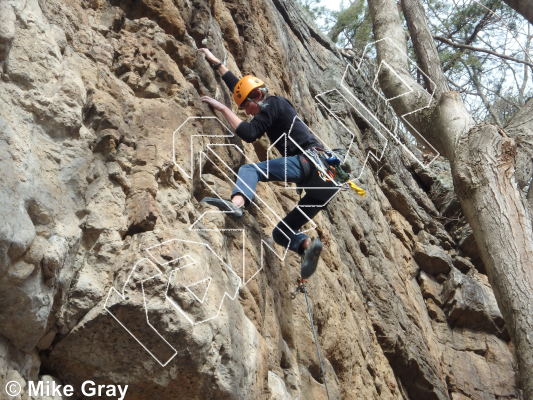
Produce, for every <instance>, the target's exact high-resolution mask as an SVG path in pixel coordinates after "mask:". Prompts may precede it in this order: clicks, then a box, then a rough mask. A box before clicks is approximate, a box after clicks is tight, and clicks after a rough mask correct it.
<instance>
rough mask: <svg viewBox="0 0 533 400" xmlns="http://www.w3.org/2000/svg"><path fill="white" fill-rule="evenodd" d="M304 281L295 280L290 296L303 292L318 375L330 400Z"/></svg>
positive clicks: (311, 309) (311, 308) (294, 296)
mask: <svg viewBox="0 0 533 400" xmlns="http://www.w3.org/2000/svg"><path fill="white" fill-rule="evenodd" d="M305 283H306V281H305V279H298V281H297V284H298V286H297V287H296V289H295V290H294V292H293V293H292V295H291V297H292V298H293V299H294V298H296V295H297V294H298V292H300V293H303V294H304V297H305V304H306V305H307V314H308V316H309V324H310V325H311V332H312V333H313V341H314V342H315V346H316V355H317V357H318V362H319V365H320V375H322V380H323V381H324V387H325V388H326V395H327V396H328V400H331V398H330V396H329V390H328V384H327V382H326V374H325V372H324V360H323V359H322V354H321V353H320V345H319V344H318V338H317V333H316V330H315V324H314V322H313V307H312V305H311V300H310V299H309V296H308V294H307V288H306V287H305Z"/></svg>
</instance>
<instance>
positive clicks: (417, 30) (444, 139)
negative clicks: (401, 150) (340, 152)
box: [368, 0, 533, 399]
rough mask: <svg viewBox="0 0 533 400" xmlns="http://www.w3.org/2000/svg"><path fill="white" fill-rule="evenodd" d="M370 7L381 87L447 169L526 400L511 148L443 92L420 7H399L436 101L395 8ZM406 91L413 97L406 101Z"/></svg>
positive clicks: (531, 324) (532, 355) (525, 281)
mask: <svg viewBox="0 0 533 400" xmlns="http://www.w3.org/2000/svg"><path fill="white" fill-rule="evenodd" d="M368 4H369V10H370V16H371V19H372V25H373V32H374V38H375V40H376V41H377V42H376V50H377V58H378V62H380V63H381V62H382V61H385V62H386V63H387V64H388V65H389V66H390V68H381V69H380V74H379V76H378V79H379V83H380V87H381V89H382V91H383V93H384V94H385V96H386V97H387V98H389V99H392V100H391V105H392V107H393V109H394V111H395V112H396V113H397V114H398V116H400V117H401V116H403V115H406V114H408V113H410V114H408V115H407V116H406V117H405V120H406V121H407V122H408V124H407V126H408V129H412V130H415V129H416V131H418V132H419V133H421V134H422V135H423V136H424V137H425V139H426V140H427V141H428V142H430V143H431V144H432V145H433V146H434V147H435V148H436V149H437V150H438V151H439V152H440V153H441V154H442V155H443V156H445V157H446V158H447V159H448V160H449V161H450V166H451V171H452V177H453V182H454V190H455V193H456V195H457V198H458V199H459V201H460V203H461V207H462V209H463V213H464V214H465V216H466V218H467V220H468V222H469V224H470V225H471V227H472V230H473V232H474V237H475V239H476V243H477V245H478V247H479V250H480V255H481V258H482V260H483V263H484V264H485V267H486V270H487V275H488V278H489V280H490V283H491V285H492V287H493V290H494V293H495V296H496V299H497V301H498V305H499V307H500V309H501V311H502V314H503V316H504V319H505V323H506V326H507V329H508V330H509V333H510V335H511V339H512V341H513V343H514V345H515V349H516V356H517V359H518V365H519V371H520V383H521V387H522V389H523V390H524V393H525V398H529V399H531V398H533V369H532V368H531V365H533V335H531V332H533V268H532V267H531V265H532V261H531V260H533V229H532V224H531V218H530V216H529V215H528V211H527V209H526V207H525V206H524V203H523V202H522V199H521V196H520V192H519V190H518V188H517V186H516V184H515V182H514V173H515V168H514V158H515V153H516V144H515V141H514V140H513V139H512V138H510V137H509V136H508V135H507V134H506V133H505V131H503V130H502V129H500V128H498V127H497V126H495V125H493V124H489V123H486V122H482V123H476V122H475V121H474V119H473V118H472V115H471V114H470V113H469V112H468V110H467V109H466V108H465V105H464V104H463V102H462V100H461V97H460V96H459V94H458V93H457V92H453V91H450V90H449V89H448V87H447V81H446V79H445V77H444V74H443V71H442V65H441V63H440V60H439V57H438V52H437V48H436V46H435V42H434V41H433V39H432V36H431V33H430V31H429V29H428V22H427V18H426V14H425V12H424V9H423V7H422V5H421V4H420V3H419V2H418V0H402V1H401V6H402V10H403V14H404V16H405V18H406V20H407V24H408V27H409V32H410V37H411V40H412V41H413V43H414V49H415V52H416V56H417V59H418V60H419V65H420V67H421V68H422V70H423V71H424V72H425V73H426V74H427V75H428V76H429V77H430V78H431V80H432V81H433V82H435V83H436V91H435V97H434V98H432V97H431V96H430V94H429V92H428V91H427V90H426V89H425V88H424V86H423V85H421V84H420V83H418V82H417V80H416V79H415V78H414V77H413V76H411V74H410V73H409V70H408V60H407V43H406V34H405V31H404V29H403V27H402V21H401V18H400V12H399V9H398V7H397V5H396V2H395V1H394V0H368ZM405 84H407V85H409V86H410V87H411V88H412V89H413V91H412V92H411V93H410V94H409V95H405V89H404V88H405ZM427 104H429V106H428V107H425V106H426V105H427ZM424 107H425V108H424ZM421 108H423V109H422V110H421V111H418V112H413V111H415V110H418V109H421ZM530 134H533V132H531V133H530Z"/></svg>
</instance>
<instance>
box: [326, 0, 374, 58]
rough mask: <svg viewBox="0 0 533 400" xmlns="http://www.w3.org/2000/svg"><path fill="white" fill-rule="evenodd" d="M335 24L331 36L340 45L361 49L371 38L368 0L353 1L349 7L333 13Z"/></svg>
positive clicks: (329, 33)
mask: <svg viewBox="0 0 533 400" xmlns="http://www.w3.org/2000/svg"><path fill="white" fill-rule="evenodd" d="M332 15H333V18H334V19H335V24H334V25H333V27H332V28H331V29H330V31H329V32H328V35H329V37H330V38H331V40H333V41H334V42H335V43H337V45H338V46H340V47H353V48H358V49H361V48H363V47H364V46H365V45H366V43H368V41H369V40H370V38H371V32H372V24H371V21H370V16H369V14H368V8H367V5H366V0H355V1H352V2H351V3H350V4H349V5H348V7H346V8H343V9H342V10H341V11H336V12H333V13H332Z"/></svg>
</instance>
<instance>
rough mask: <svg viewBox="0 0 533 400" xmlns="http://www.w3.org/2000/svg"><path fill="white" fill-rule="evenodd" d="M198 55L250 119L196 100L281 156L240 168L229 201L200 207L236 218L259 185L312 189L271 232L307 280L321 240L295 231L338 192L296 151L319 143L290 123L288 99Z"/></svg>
mask: <svg viewBox="0 0 533 400" xmlns="http://www.w3.org/2000/svg"><path fill="white" fill-rule="evenodd" d="M198 51H199V52H202V53H203V54H204V55H205V58H206V59H207V61H208V62H209V63H210V64H211V66H212V67H213V69H215V70H216V71H217V72H218V73H219V74H220V75H221V76H222V80H223V81H224V82H225V83H226V85H227V87H228V88H229V89H230V91H232V92H233V99H234V100H235V102H236V103H237V105H238V107H239V109H244V111H245V112H246V114H247V115H251V116H253V118H252V119H251V120H250V121H249V122H246V121H243V120H242V119H241V118H239V117H238V116H237V115H236V114H235V113H234V112H233V111H232V110H231V109H230V108H229V107H226V106H225V105H224V104H222V103H220V102H219V101H217V100H215V99H213V98H211V97H209V96H203V97H201V100H202V101H204V102H206V103H207V104H209V105H210V106H211V107H212V108H213V109H214V110H216V111H218V112H220V113H221V114H222V115H223V116H224V118H225V119H226V121H227V122H228V124H229V125H230V126H231V128H232V129H233V130H234V131H235V133H236V134H237V136H239V137H240V138H241V139H243V140H244V141H246V142H249V143H251V142H253V141H254V140H256V139H258V138H259V137H260V136H262V135H263V134H264V133H266V134H267V136H268V138H269V139H270V141H271V142H272V143H275V147H276V148H277V149H278V150H279V151H280V153H281V154H284V155H285V157H280V158H276V159H272V160H267V161H262V162H258V163H255V164H245V165H242V166H241V167H240V168H239V172H238V177H237V180H236V182H235V186H234V188H233V191H232V193H231V200H223V199H220V198H216V197H205V198H204V199H203V200H202V202H205V203H208V204H210V205H213V206H216V207H218V208H219V209H220V210H223V211H226V212H227V213H228V214H230V215H231V216H233V217H241V216H242V215H243V211H244V209H245V207H246V206H248V205H249V204H250V202H251V201H252V200H253V199H254V196H255V188H256V186H257V183H258V182H259V181H263V182H265V181H285V180H286V181H287V182H293V183H296V184H297V185H298V186H301V187H308V188H309V187H311V188H312V189H305V196H303V197H302V198H301V199H300V201H299V202H298V205H297V206H296V207H295V208H294V209H293V210H292V211H291V212H289V213H288V214H287V215H286V216H285V217H284V218H283V219H282V220H281V221H280V222H279V223H278V224H277V225H276V227H275V228H274V230H273V232H272V236H273V238H274V241H275V242H276V243H278V244H280V245H282V246H284V247H285V248H287V247H288V248H289V249H290V250H292V251H295V252H296V253H298V254H299V255H301V256H302V264H301V277H302V279H307V278H309V277H310V276H311V275H312V274H313V273H314V272H315V270H316V267H317V264H318V259H319V257H320V252H321V251H322V247H323V245H322V242H321V241H320V239H318V238H315V239H313V240H311V238H310V237H309V236H308V235H306V234H305V233H301V232H299V229H300V228H301V227H302V226H303V225H304V224H305V223H306V222H308V221H310V220H311V219H312V218H313V217H314V216H315V215H316V214H317V213H318V212H319V211H320V210H322V209H323V208H325V206H326V204H327V203H328V201H329V200H330V199H331V198H332V197H333V196H334V195H335V194H336V193H337V191H338V190H339V188H338V187H337V186H335V184H333V183H331V182H326V181H324V180H323V179H321V178H320V177H319V175H318V174H317V173H316V170H315V166H314V165H313V163H312V162H310V160H309V159H308V158H307V157H306V156H305V155H304V152H302V150H301V149H303V150H308V149H311V148H320V147H321V144H320V142H319V141H318V139H317V138H316V137H315V136H314V135H313V134H312V133H311V132H310V131H309V129H308V128H307V126H306V125H305V124H304V123H303V122H302V121H301V120H300V119H298V118H296V119H295V116H296V110H295V109H294V106H293V105H292V104H291V102H290V101H289V100H287V99H286V98H284V97H281V96H269V95H268V90H267V88H266V86H265V84H264V82H263V81H261V80H260V79H259V78H257V77H255V76H252V75H246V76H244V77H242V78H241V79H238V78H237V77H236V76H235V75H234V74H233V73H232V72H231V71H229V70H228V68H227V67H226V66H225V65H224V64H223V63H222V62H221V61H220V60H219V59H218V58H217V57H215V56H214V55H213V53H211V51H210V50H209V49H207V48H201V49H199V50H198ZM291 126H292V129H291ZM289 131H290V135H289V137H287V138H286V142H285V140H283V139H281V140H278V139H279V138H280V137H281V136H282V135H283V134H285V133H288V132H289ZM290 139H292V140H293V141H294V142H295V143H297V144H298V146H299V147H298V146H297V145H296V144H295V143H294V142H293V141H292V140H290ZM285 143H286V145H285ZM285 147H286V148H285ZM300 148H301V149H300Z"/></svg>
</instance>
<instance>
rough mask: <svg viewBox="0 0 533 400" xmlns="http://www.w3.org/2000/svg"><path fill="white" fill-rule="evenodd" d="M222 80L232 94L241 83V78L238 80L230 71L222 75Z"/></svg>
mask: <svg viewBox="0 0 533 400" xmlns="http://www.w3.org/2000/svg"><path fill="white" fill-rule="evenodd" d="M222 80H223V81H224V83H225V84H226V86H227V87H228V89H229V90H231V91H232V92H233V88H234V87H235V85H236V84H237V82H239V78H237V77H236V76H235V75H234V74H233V72H231V71H228V72H226V73H225V74H224V75H222Z"/></svg>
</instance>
